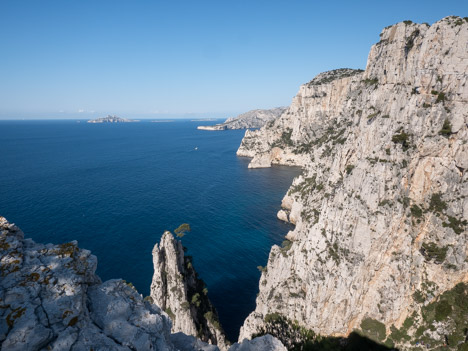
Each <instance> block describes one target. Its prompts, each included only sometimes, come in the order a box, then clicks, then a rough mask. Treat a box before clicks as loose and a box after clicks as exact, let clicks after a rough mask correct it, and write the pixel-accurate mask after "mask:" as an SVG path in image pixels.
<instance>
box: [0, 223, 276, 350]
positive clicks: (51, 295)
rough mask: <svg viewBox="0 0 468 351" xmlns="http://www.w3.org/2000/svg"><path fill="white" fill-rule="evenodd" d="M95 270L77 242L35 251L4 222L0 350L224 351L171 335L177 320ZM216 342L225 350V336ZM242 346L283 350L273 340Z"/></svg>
mask: <svg viewBox="0 0 468 351" xmlns="http://www.w3.org/2000/svg"><path fill="white" fill-rule="evenodd" d="M166 241H168V242H170V240H168V238H167V236H166ZM176 245H177V244H176ZM185 262H187V261H185ZM96 267H97V259H96V257H95V256H93V255H91V253H90V251H88V250H84V249H80V248H78V246H77V243H76V241H74V242H70V243H65V244H61V245H52V244H47V245H42V244H37V243H35V242H34V241H32V240H31V239H24V234H23V232H22V231H21V230H20V229H19V228H18V227H16V226H15V225H14V224H10V223H9V222H8V221H7V220H6V219H5V218H4V217H0V349H1V350H9V351H10V350H11V351H15V350H18V351H37V350H59V351H67V350H73V351H82V350H83V351H85V350H86V351H88V350H110V351H130V350H132V351H147V350H162V351H164V350H166V351H176V350H181V351H200V350H203V351H219V348H218V347H217V346H215V345H210V344H208V343H205V342H203V341H201V340H199V339H197V338H195V337H193V336H190V335H185V334H183V333H175V334H171V327H172V322H171V318H173V319H175V320H177V319H178V317H179V316H174V315H172V313H169V315H168V314H167V313H165V312H164V311H162V310H161V308H159V307H158V306H156V305H155V304H153V303H152V302H151V299H150V298H145V299H143V297H142V296H141V295H140V294H139V293H138V292H137V291H136V290H135V288H134V287H133V286H132V285H131V284H130V283H128V284H127V283H126V282H125V281H124V280H120V279H113V280H109V281H106V282H104V283H102V282H101V279H100V278H99V277H98V276H97V275H96V274H95V271H96ZM190 274H191V273H189V275H190ZM193 279H196V278H193ZM153 283H154V281H153ZM195 304H196V303H195ZM213 312H214V311H213ZM181 317H182V318H184V315H183V314H181ZM207 319H208V320H209V321H208V322H211V323H212V324H216V322H215V319H214V317H210V316H209V315H208V318H207ZM212 324H211V325H212ZM211 325H210V327H211ZM216 337H217V338H219V339H217V340H218V342H219V340H222V341H223V342H224V339H223V338H224V336H222V335H221V334H219V332H218V333H217V334H216ZM242 345H244V346H242ZM224 346H226V345H225V344H223V347H224ZM241 346H242V348H243V349H248V350H252V351H268V350H271V351H283V350H284V346H282V344H281V342H280V341H279V340H277V339H275V338H273V337H271V336H270V335H267V336H263V337H259V338H255V339H254V340H252V341H251V342H245V343H242V344H241ZM236 347H238V345H237V344H236Z"/></svg>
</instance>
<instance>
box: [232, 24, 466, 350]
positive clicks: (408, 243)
mask: <svg viewBox="0 0 468 351" xmlns="http://www.w3.org/2000/svg"><path fill="white" fill-rule="evenodd" d="M467 41H468V19H467V18H465V19H462V18H459V17H447V18H445V19H442V20H441V21H439V22H437V23H434V24H433V25H432V26H429V25H426V24H415V23H411V22H410V21H405V22H404V23H398V24H396V25H393V26H390V27H388V28H385V29H384V30H383V31H382V34H381V40H380V42H378V43H377V44H375V45H373V46H372V48H371V51H370V53H369V57H368V63H367V68H366V70H365V71H364V72H362V71H360V70H350V69H342V70H335V71H331V72H326V73H324V74H320V75H318V76H317V77H316V78H314V79H313V80H312V81H310V82H309V83H307V84H304V85H302V86H301V87H300V89H299V92H298V94H297V96H296V97H295V98H294V99H293V102H292V104H291V106H290V107H289V109H288V111H287V112H285V113H284V114H283V115H282V116H281V117H280V118H278V119H277V120H275V121H274V122H273V123H272V124H271V125H269V124H268V125H266V126H265V127H263V128H261V129H260V130H258V131H246V134H245V137H244V139H243V141H242V144H241V146H240V148H239V150H238V155H241V156H249V157H252V158H253V159H252V161H251V167H269V166H270V165H271V164H284V165H298V166H302V167H303V168H304V173H303V175H301V176H299V177H298V178H296V179H295V180H294V182H293V184H292V186H291V188H290V189H289V192H288V194H287V195H286V196H285V199H284V201H283V203H284V204H285V209H284V210H283V211H282V212H280V213H279V214H278V216H279V217H280V218H281V219H283V220H288V221H293V222H294V223H295V224H296V227H295V229H294V230H293V231H291V232H290V233H288V236H287V238H288V239H289V241H285V244H284V246H283V247H278V246H274V247H273V248H272V250H271V252H270V256H269V260H268V265H267V267H266V269H265V270H264V271H263V273H262V276H261V279H260V293H259V295H258V298H257V307H256V310H255V312H253V313H252V314H251V315H250V316H249V317H248V318H247V320H246V321H245V323H244V325H243V328H242V330H241V334H240V340H241V339H243V338H245V337H250V336H251V335H252V334H255V333H257V332H258V331H259V330H260V329H262V328H264V327H265V317H266V316H267V315H269V314H270V315H273V314H274V315H280V316H285V317H286V318H287V319H289V320H291V321H295V320H296V321H298V322H299V324H300V325H302V326H304V327H307V328H310V329H313V330H314V331H315V332H317V333H320V334H322V335H344V336H346V335H348V334H349V333H350V332H352V331H353V330H358V331H360V332H361V333H362V334H364V335H367V336H369V337H370V338H372V339H373V340H376V341H378V342H385V343H387V345H393V344H395V345H398V346H399V347H401V348H403V349H405V348H408V347H412V346H411V345H416V343H418V342H419V343H420V342H424V345H425V347H427V345H428V344H429V345H431V346H430V347H429V348H437V347H440V346H443V345H444V344H447V343H448V344H449V346H450V347H452V348H457V347H461V346H462V345H463V346H464V347H465V346H466V345H464V344H463V343H466V335H465V333H466V329H464V328H467V327H468V326H467V325H466V321H467V320H468V307H467V306H468V299H467V291H468V289H467V286H468V285H467V284H466V283H467V282H468V259H467V247H468V234H467V223H468V172H467V169H468V146H467V145H468V127H467V124H468V52H467V50H466V43H467ZM461 306H463V307H461Z"/></svg>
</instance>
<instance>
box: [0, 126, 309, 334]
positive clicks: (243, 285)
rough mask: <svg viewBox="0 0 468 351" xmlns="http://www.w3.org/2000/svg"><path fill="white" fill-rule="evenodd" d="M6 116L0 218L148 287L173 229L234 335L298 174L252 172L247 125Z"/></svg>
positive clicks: (280, 230) (102, 271)
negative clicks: (75, 246)
mask: <svg viewBox="0 0 468 351" xmlns="http://www.w3.org/2000/svg"><path fill="white" fill-rule="evenodd" d="M84 122H85V121H81V123H78V122H77V121H76V120H74V121H70V120H67V121H0V131H1V135H2V137H1V138H0V152H1V157H0V160H1V163H2V168H3V172H1V173H0V215H2V216H5V217H6V218H7V219H8V220H9V221H11V222H14V223H16V224H17V225H18V226H19V227H20V228H21V229H22V230H23V231H24V232H25V236H26V237H28V238H29V237H31V238H32V239H34V240H35V241H37V242H41V243H49V242H51V243H55V244H59V243H63V242H68V241H71V240H78V243H79V246H80V248H85V249H89V250H91V251H92V253H93V254H94V255H96V256H97V257H98V269H97V274H98V275H99V276H100V277H101V278H102V279H103V280H107V279H112V278H122V279H125V280H127V281H128V282H132V283H133V284H134V285H135V287H136V288H137V289H138V291H139V292H140V293H141V294H143V295H144V296H147V295H149V288H150V284H151V278H152V274H153V266H152V256H151V251H152V249H153V246H154V244H155V243H156V242H159V240H160V238H161V235H162V233H163V232H164V231H165V230H171V231H173V230H174V229H175V228H177V227H178V226H179V225H180V224H181V223H189V224H190V226H191V227H192V231H191V232H190V233H188V234H187V235H186V236H185V237H183V238H182V242H183V244H184V246H186V247H187V248H188V254H189V255H192V256H193V257H194V267H195V269H196V270H197V271H198V273H199V274H200V277H201V278H202V279H203V280H204V281H205V282H206V284H207V286H208V291H209V297H210V298H211V300H212V302H213V304H214V305H215V307H216V308H217V310H218V313H219V315H220V319H221V323H222V324H223V326H224V328H225V330H226V333H227V336H228V338H229V339H230V340H231V341H236V340H237V335H238V332H239V328H240V326H241V324H242V322H243V320H244V319H245V317H246V316H247V315H248V313H249V312H251V311H253V310H254V308H255V297H256V293H257V291H258V280H259V277H260V272H259V271H258V269H257V266H259V265H262V266H264V265H266V262H267V258H268V252H269V250H270V247H271V246H272V245H273V244H279V243H281V241H282V240H283V237H284V235H285V234H286V233H287V231H288V230H290V229H291V227H290V226H289V225H287V224H285V223H282V222H280V221H279V220H277V219H276V212H277V211H278V210H279V208H280V204H281V199H282V197H283V195H284V194H285V193H286V191H287V189H288V187H289V185H290V184H291V181H292V179H293V178H294V176H295V175H298V174H299V172H300V170H299V169H297V168H289V167H273V168H268V169H256V170H249V169H248V168H247V165H248V162H249V160H248V159H245V158H239V157H237V156H236V154H235V153H236V150H237V148H238V146H239V144H240V142H241V139H242V137H243V135H244V133H245V131H243V130H231V131H218V132H209V131H200V130H197V129H196V126H197V125H202V124H205V125H208V124H214V123H216V122H212V121H211V122H194V121H188V120H176V121H174V122H170V123H150V122H148V121H142V122H140V123H119V124H88V123H84Z"/></svg>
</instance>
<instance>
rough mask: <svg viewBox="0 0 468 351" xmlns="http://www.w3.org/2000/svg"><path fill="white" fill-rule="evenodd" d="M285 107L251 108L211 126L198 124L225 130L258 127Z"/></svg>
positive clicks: (208, 128) (270, 119)
mask: <svg viewBox="0 0 468 351" xmlns="http://www.w3.org/2000/svg"><path fill="white" fill-rule="evenodd" d="M285 110H286V107H276V108H272V109H269V110H252V111H248V112H245V113H242V114H240V115H239V116H237V117H231V118H228V119H227V120H226V121H225V122H223V123H220V124H215V125H213V126H199V127H197V128H198V129H203V130H226V129H247V128H260V127H263V126H264V125H265V124H266V123H268V122H271V121H273V120H275V119H276V118H278V117H279V116H281V115H282V114H283V112H284V111H285Z"/></svg>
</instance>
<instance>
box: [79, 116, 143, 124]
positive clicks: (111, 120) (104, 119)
mask: <svg viewBox="0 0 468 351" xmlns="http://www.w3.org/2000/svg"><path fill="white" fill-rule="evenodd" d="M132 122H140V121H138V120H136V119H127V118H121V117H117V116H115V115H114V116H111V115H107V116H106V117H100V118H96V119H90V120H89V121H88V123H132Z"/></svg>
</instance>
